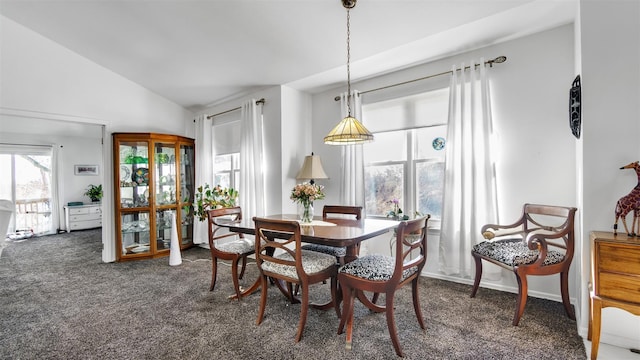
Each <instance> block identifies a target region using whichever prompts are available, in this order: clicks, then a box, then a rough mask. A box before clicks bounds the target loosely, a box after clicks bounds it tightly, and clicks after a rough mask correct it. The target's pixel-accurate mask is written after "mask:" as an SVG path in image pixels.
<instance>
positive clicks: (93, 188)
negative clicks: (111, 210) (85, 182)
mask: <svg viewBox="0 0 640 360" xmlns="http://www.w3.org/2000/svg"><path fill="white" fill-rule="evenodd" d="M83 195H86V196H88V197H89V198H90V199H91V201H93V202H98V201H100V200H102V184H100V185H93V184H89V186H88V187H87V191H85V192H84V194H83Z"/></svg>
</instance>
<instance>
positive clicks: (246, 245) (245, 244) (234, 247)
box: [215, 238, 255, 254]
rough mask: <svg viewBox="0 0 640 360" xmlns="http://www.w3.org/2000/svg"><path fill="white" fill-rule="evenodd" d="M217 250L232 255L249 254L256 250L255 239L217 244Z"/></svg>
mask: <svg viewBox="0 0 640 360" xmlns="http://www.w3.org/2000/svg"><path fill="white" fill-rule="evenodd" d="M215 247H216V249H218V250H220V251H223V252H226V253H232V254H247V253H250V252H252V251H254V250H255V242H254V239H251V238H244V239H236V240H233V241H229V242H226V243H221V244H215Z"/></svg>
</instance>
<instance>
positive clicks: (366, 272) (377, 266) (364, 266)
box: [338, 254, 418, 281]
mask: <svg viewBox="0 0 640 360" xmlns="http://www.w3.org/2000/svg"><path fill="white" fill-rule="evenodd" d="M395 269H396V259H395V258H393V257H391V256H386V255H380V254H371V255H365V256H361V257H359V258H357V259H356V260H354V261H352V262H349V263H347V264H346V265H344V266H342V267H341V268H340V270H339V271H338V273H340V274H348V275H351V276H355V277H359V278H362V279H367V280H372V281H388V280H389V279H391V277H392V276H393V272H394V271H395ZM417 271H418V266H414V267H410V268H408V269H405V270H403V271H402V277H401V278H400V281H403V280H404V279H406V278H408V277H409V276H411V275H413V274H415V273H416V272H417Z"/></svg>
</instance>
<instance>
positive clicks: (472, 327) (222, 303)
mask: <svg viewBox="0 0 640 360" xmlns="http://www.w3.org/2000/svg"><path fill="white" fill-rule="evenodd" d="M101 251H102V243H101V241H100V231H99V230H87V231H78V232H73V233H71V234H60V235H52V236H45V237H40V238H32V239H29V240H26V241H22V242H10V243H7V246H6V247H5V248H4V251H3V252H2V255H1V257H0V299H2V300H1V303H0V358H1V359H216V358H221V359H243V358H252V359H345V358H351V359H395V358H397V357H396V355H395V352H394V350H393V346H392V345H391V340H390V339H389V335H388V331H387V325H386V318H385V316H384V314H375V313H371V312H369V311H368V310H367V309H365V308H364V307H363V306H362V305H361V304H359V303H357V305H356V314H355V316H356V317H355V320H354V335H353V350H351V351H348V350H345V347H344V341H345V337H344V334H343V335H337V334H336V331H337V326H338V319H337V318H336V314H335V312H334V311H319V310H314V309H310V310H309V314H308V319H307V325H306V328H305V332H304V337H303V338H302V341H300V342H299V343H295V342H294V338H295V333H296V327H297V324H298V319H299V313H300V307H299V305H292V304H290V303H288V302H287V301H286V299H285V298H284V297H283V296H282V294H281V293H280V292H279V291H278V290H277V289H276V288H275V287H271V288H269V298H268V300H267V308H266V312H265V319H264V321H263V323H262V324H261V325H260V326H256V325H255V320H256V316H257V310H258V302H259V299H260V294H259V293H255V294H253V295H251V296H249V297H247V298H244V299H243V300H241V301H239V302H237V301H231V300H228V299H227V295H229V294H231V293H232V288H231V281H230V278H229V274H230V270H229V267H228V266H220V267H219V268H221V273H219V274H218V276H219V277H218V284H217V286H216V289H215V291H213V292H209V291H208V287H209V280H210V277H211V262H210V255H209V252H208V250H206V249H202V248H192V249H189V250H186V251H183V253H182V258H183V263H182V265H179V266H169V258H168V257H166V258H160V259H153V260H145V261H137V262H126V263H109V264H107V263H103V262H102V261H101ZM251 265H253V264H251ZM256 275H257V269H256V268H255V265H254V266H249V267H248V272H247V274H246V276H245V285H249V284H250V283H251V282H253V280H254V279H255V276H256ZM469 293H470V286H468V285H463V284H458V283H452V282H447V281H442V280H436V279H431V278H422V279H421V285H420V295H421V303H422V308H423V315H424V317H425V322H426V325H427V329H426V331H422V330H421V329H420V327H419V325H418V322H417V320H416V318H415V314H414V312H413V307H412V303H411V289H410V286H406V287H405V288H404V289H403V290H401V291H400V292H399V293H398V294H397V295H396V299H397V300H396V320H397V326H398V331H399V336H400V342H401V345H402V348H403V350H404V352H405V358H406V359H514V358H519V359H586V354H585V350H584V345H583V341H582V339H581V338H580V336H579V335H578V334H577V331H576V324H575V322H574V321H571V320H569V319H568V318H567V317H566V315H565V313H564V310H563V307H562V304H561V303H558V302H553V301H548V300H541V299H536V298H529V302H528V304H527V308H526V310H525V314H524V317H523V318H522V320H521V321H520V326H518V327H514V326H511V320H512V315H513V311H514V307H515V295H514V294H511V293H505V292H499V291H494V290H489V289H480V291H479V293H478V295H477V297H476V298H475V299H471V298H469ZM310 296H311V298H312V299H315V300H316V301H322V300H327V299H328V298H329V289H328V285H322V284H318V285H316V286H314V287H313V288H312V289H311V291H310Z"/></svg>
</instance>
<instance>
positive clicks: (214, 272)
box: [209, 257, 218, 291]
mask: <svg viewBox="0 0 640 360" xmlns="http://www.w3.org/2000/svg"><path fill="white" fill-rule="evenodd" d="M217 274H218V258H216V257H214V258H213V259H211V285H209V291H213V289H214V288H215V287H216V277H217Z"/></svg>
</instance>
